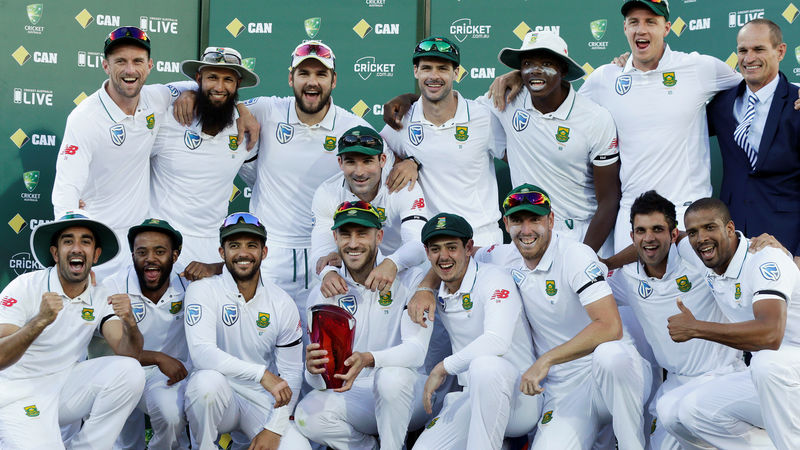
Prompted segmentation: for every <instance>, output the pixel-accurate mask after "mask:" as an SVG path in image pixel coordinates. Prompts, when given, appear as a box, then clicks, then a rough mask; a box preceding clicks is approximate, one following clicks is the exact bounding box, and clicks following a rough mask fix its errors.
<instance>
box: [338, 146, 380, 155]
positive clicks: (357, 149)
mask: <svg viewBox="0 0 800 450" xmlns="http://www.w3.org/2000/svg"><path fill="white" fill-rule="evenodd" d="M345 153H361V154H362V155H370V156H376V155H380V154H381V153H383V150H379V149H377V148H369V147H364V146H361V145H352V146H350V147H344V148H343V149H341V150H339V152H338V153H336V155H337V156H338V155H342V154H345Z"/></svg>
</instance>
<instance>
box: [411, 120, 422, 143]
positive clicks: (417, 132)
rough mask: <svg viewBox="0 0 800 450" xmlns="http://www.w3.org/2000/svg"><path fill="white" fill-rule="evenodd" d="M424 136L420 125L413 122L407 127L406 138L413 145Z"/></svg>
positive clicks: (420, 141) (419, 141)
mask: <svg viewBox="0 0 800 450" xmlns="http://www.w3.org/2000/svg"><path fill="white" fill-rule="evenodd" d="M423 139H425V136H424V135H423V134H422V125H421V124H418V123H415V124H414V125H411V126H410V127H408V140H409V141H411V143H412V144H414V145H419V144H421V143H422V140H423Z"/></svg>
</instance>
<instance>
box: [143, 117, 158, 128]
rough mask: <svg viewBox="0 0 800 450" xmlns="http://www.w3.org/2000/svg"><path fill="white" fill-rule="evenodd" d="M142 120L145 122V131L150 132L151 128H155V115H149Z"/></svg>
mask: <svg viewBox="0 0 800 450" xmlns="http://www.w3.org/2000/svg"><path fill="white" fill-rule="evenodd" d="M144 119H145V120H146V121H147V129H148V130H152V129H153V127H155V126H156V115H155V113H154V114H150V115H149V116H147V117H145V118H144Z"/></svg>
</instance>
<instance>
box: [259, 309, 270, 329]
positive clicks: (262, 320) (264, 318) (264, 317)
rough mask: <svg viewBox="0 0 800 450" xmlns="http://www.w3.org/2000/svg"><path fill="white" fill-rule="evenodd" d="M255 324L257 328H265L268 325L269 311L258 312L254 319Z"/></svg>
mask: <svg viewBox="0 0 800 450" xmlns="http://www.w3.org/2000/svg"><path fill="white" fill-rule="evenodd" d="M256 325H258V327H259V328H267V327H268V326H269V313H263V312H260V313H258V320H256Z"/></svg>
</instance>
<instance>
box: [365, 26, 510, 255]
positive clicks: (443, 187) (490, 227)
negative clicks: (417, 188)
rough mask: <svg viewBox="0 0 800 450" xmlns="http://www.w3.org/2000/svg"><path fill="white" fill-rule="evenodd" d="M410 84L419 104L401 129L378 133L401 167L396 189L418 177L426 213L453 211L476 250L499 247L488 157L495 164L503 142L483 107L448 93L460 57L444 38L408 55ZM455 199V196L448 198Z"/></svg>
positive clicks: (500, 237)
mask: <svg viewBox="0 0 800 450" xmlns="http://www.w3.org/2000/svg"><path fill="white" fill-rule="evenodd" d="M412 60H413V62H414V78H416V79H417V84H418V85H419V89H420V92H421V96H420V99H419V100H418V101H416V102H414V103H413V104H412V105H411V109H410V110H409V111H408V113H406V114H405V116H404V117H403V119H402V128H401V129H400V130H395V129H393V128H391V127H390V126H388V125H387V126H385V127H384V128H383V130H382V131H381V136H383V139H384V141H385V142H386V144H387V145H388V146H389V148H391V149H392V150H393V151H394V152H395V153H396V154H397V155H398V156H399V157H400V158H402V159H405V161H402V162H400V161H398V162H396V163H395V168H394V169H393V170H394V171H397V172H398V173H403V172H405V173H410V174H411V175H410V177H409V176H406V175H398V177H399V178H398V179H400V180H401V181H400V182H397V183H395V182H393V181H391V180H390V181H389V184H390V185H391V186H390V187H391V188H392V189H393V190H397V189H399V187H400V186H405V184H406V180H415V179H416V177H417V174H418V175H419V182H420V184H421V185H422V191H423V192H424V193H425V200H426V202H427V206H428V208H429V210H430V211H431V213H432V214H438V213H440V212H442V211H445V210H447V211H455V212H456V213H457V214H460V215H462V216H463V217H464V218H465V219H466V220H467V221H468V222H469V223H471V224H473V225H474V226H475V244H476V245H478V246H487V245H491V244H496V243H501V242H502V240H503V233H502V231H500V227H498V225H497V222H498V220H500V211H499V210H498V209H497V208H496V206H495V205H496V204H497V180H496V177H495V171H494V158H495V157H497V158H502V156H503V151H504V149H505V140H504V135H503V132H502V126H501V125H500V122H499V121H498V120H497V119H496V118H495V117H494V116H493V115H492V113H491V112H490V111H489V109H488V108H486V107H485V106H483V105H480V104H478V103H476V102H475V101H473V100H468V99H465V98H464V97H462V96H461V94H459V93H458V92H457V91H455V90H453V82H454V80H455V79H456V77H457V75H458V67H459V64H460V61H461V54H460V51H459V49H458V46H457V45H456V44H455V43H453V42H451V41H450V40H448V39H447V38H444V37H437V36H432V37H428V38H425V39H423V40H422V41H420V42H419V43H418V44H417V46H416V48H415V49H414V55H413V57H412ZM454 193H456V195H454Z"/></svg>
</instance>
